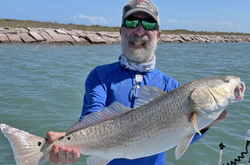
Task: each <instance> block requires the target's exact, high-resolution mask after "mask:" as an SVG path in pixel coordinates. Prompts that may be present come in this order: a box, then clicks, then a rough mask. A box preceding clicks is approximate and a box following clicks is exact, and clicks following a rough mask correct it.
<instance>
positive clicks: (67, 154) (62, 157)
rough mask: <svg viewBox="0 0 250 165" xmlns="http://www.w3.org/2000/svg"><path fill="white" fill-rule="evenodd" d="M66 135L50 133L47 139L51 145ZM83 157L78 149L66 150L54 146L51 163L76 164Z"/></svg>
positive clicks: (63, 133) (62, 147)
mask: <svg viewBox="0 0 250 165" xmlns="http://www.w3.org/2000/svg"><path fill="white" fill-rule="evenodd" d="M64 135H65V132H48V133H47V139H48V141H49V142H50V143H53V142H54V141H55V140H56V139H57V138H59V137H62V136H64ZM81 157H82V155H81V154H80V152H78V151H77V150H76V149H70V148H66V147H64V146H59V145H57V144H54V145H53V147H52V150H51V152H50V158H49V160H50V162H51V163H53V164H57V163H61V164H74V163H75V162H78V161H79V160H80V158H81Z"/></svg>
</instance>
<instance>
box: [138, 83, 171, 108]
mask: <svg viewBox="0 0 250 165" xmlns="http://www.w3.org/2000/svg"><path fill="white" fill-rule="evenodd" d="M165 93H166V92H164V91H162V90H160V89H159V88H156V87H149V86H147V85H145V86H143V87H142V88H141V89H140V93H139V95H138V100H137V101H136V104H135V108H138V107H140V106H142V105H144V104H146V103H148V102H150V101H152V100H154V99H155V98H157V97H159V96H161V95H163V94H165Z"/></svg>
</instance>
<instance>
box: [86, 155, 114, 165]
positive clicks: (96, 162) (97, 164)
mask: <svg viewBox="0 0 250 165" xmlns="http://www.w3.org/2000/svg"><path fill="white" fill-rule="evenodd" d="M86 161H87V165H106V164H108V163H109V162H110V161H111V160H110V159H104V158H99V157H94V156H90V157H87V158H86Z"/></svg>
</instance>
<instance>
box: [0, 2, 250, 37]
mask: <svg viewBox="0 0 250 165" xmlns="http://www.w3.org/2000/svg"><path fill="white" fill-rule="evenodd" d="M127 1H128V0H109V1H107V0H106V1H105V0H88V1H87V0H71V1H70V0H43V1H38V0H22V1H20V0H1V3H0V18H8V19H20V20H36V21H49V22H58V23H65V24H68V23H74V24H84V25H96V24H98V25H103V26H120V25H121V17H122V8H123V6H124V5H125V4H126V3H127ZM153 2H154V3H155V4H156V5H157V6H158V9H159V12H160V27H161V29H163V30H173V29H187V30H193V31H222V32H243V33H250V8H249V7H250V0H237V1H236V0H206V1H205V0H189V1H188V0H153Z"/></svg>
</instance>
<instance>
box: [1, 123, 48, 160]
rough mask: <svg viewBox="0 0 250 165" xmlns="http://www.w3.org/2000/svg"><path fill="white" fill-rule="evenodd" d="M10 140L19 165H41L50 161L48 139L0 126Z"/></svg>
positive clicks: (4, 125)
mask: <svg viewBox="0 0 250 165" xmlns="http://www.w3.org/2000/svg"><path fill="white" fill-rule="evenodd" d="M0 128H1V130H2V132H3V134H4V135H5V137H6V138H7V139H8V140H9V142H10V144H11V147H12V150H13V153H14V157H15V160H16V163H17V165H31V164H32V165H41V164H43V163H44V162H46V161H47V160H48V159H49V155H50V150H51V144H50V143H49V142H48V140H47V139H44V138H42V137H39V136H36V135H32V134H30V133H28V132H25V131H22V130H19V129H17V128H13V127H10V126H8V125H6V124H0Z"/></svg>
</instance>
